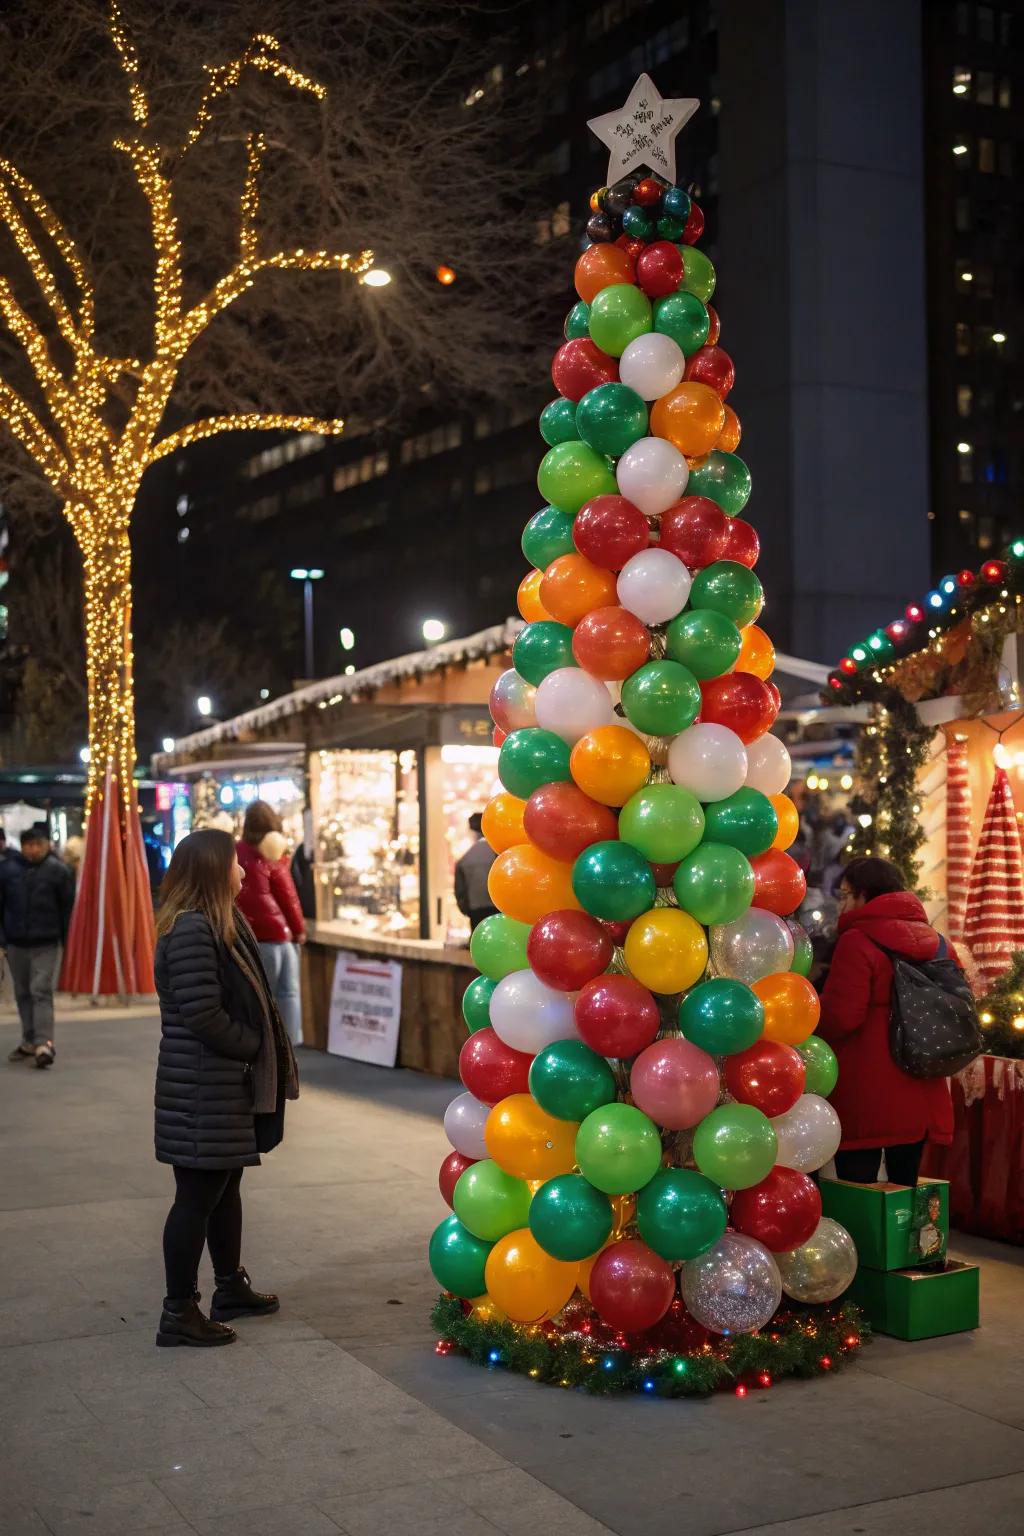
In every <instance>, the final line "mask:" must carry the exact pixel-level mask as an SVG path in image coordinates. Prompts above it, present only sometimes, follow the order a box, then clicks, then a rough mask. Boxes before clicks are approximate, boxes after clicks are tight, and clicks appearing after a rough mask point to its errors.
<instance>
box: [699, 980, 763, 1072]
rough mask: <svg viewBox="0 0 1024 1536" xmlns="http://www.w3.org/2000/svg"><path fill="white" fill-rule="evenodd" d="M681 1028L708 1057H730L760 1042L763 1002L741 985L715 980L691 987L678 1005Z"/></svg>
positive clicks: (729, 981)
mask: <svg viewBox="0 0 1024 1536" xmlns="http://www.w3.org/2000/svg"><path fill="white" fill-rule="evenodd" d="M679 1028H680V1029H681V1030H682V1032H683V1034H684V1035H685V1036H686V1038H687V1040H690V1041H692V1043H693V1044H694V1045H699V1046H700V1048H701V1050H702V1051H707V1053H708V1055H709V1056H731V1055H733V1053H734V1052H735V1051H746V1050H748V1049H749V1048H750V1046H752V1045H753V1044H754V1043H755V1041H757V1040H760V1038H761V1032H762V1030H763V1029H764V1008H763V1006H762V1003H761V999H760V998H759V997H758V996H757V994H756V993H755V992H752V991H751V989H750V988H749V987H748V986H746V985H745V984H744V983H743V982H742V981H733V980H732V979H731V978H730V977H728V976H715V977H714V978H713V979H712V980H711V981H702V982H701V983H700V985H699V986H696V987H691V988H690V990H689V992H687V994H686V996H685V997H684V998H683V1000H682V1002H681V1003H680V1004H679Z"/></svg>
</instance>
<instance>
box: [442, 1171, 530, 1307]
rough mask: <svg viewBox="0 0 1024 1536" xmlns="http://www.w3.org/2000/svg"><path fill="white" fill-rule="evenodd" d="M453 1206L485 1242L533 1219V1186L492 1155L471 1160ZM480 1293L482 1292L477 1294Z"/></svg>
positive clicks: (475, 1235) (463, 1175)
mask: <svg viewBox="0 0 1024 1536" xmlns="http://www.w3.org/2000/svg"><path fill="white" fill-rule="evenodd" d="M452 1207H453V1209H454V1211H455V1214H456V1216H457V1217H458V1218H459V1220H460V1221H461V1222H462V1225H463V1226H464V1227H465V1228H466V1230H467V1231H469V1232H472V1234H473V1236H474V1237H480V1238H482V1239H483V1240H484V1242H485V1243H496V1242H497V1241H498V1238H499V1237H504V1236H505V1235H506V1233H508V1232H514V1231H515V1230H516V1228H517V1227H525V1226H526V1223H527V1221H528V1220H529V1219H530V1186H529V1184H527V1182H526V1180H525V1179H515V1178H513V1177H512V1175H511V1174H510V1173H506V1172H505V1170H504V1168H499V1167H498V1165H497V1163H492V1162H491V1160H490V1158H484V1159H483V1160H482V1161H481V1162H479V1163H471V1164H470V1165H469V1167H468V1168H466V1169H465V1170H464V1171H463V1172H462V1173H461V1174H460V1175H459V1179H458V1182H457V1184H456V1185H455V1191H454V1193H453V1195H452ZM476 1294H477V1295H478V1296H479V1294H480V1292H479V1291H477V1293H476Z"/></svg>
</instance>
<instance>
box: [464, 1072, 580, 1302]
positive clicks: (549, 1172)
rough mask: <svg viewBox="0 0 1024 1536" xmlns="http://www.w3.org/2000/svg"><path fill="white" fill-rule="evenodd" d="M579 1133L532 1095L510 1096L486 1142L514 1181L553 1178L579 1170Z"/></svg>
mask: <svg viewBox="0 0 1024 1536" xmlns="http://www.w3.org/2000/svg"><path fill="white" fill-rule="evenodd" d="M578 1130H579V1125H578V1124H577V1123H576V1121H575V1120H556V1119H555V1117H554V1115H548V1114H545V1112H544V1110H542V1109H541V1107H540V1105H539V1104H538V1103H537V1101H536V1099H534V1098H532V1097H531V1096H530V1094H528V1093H510V1094H509V1096H508V1098H505V1099H502V1100H501V1101H500V1103H498V1104H495V1106H494V1108H493V1109H492V1110H491V1112H490V1114H489V1115H488V1116H487V1124H486V1125H485V1126H484V1141H485V1142H486V1143H487V1153H488V1156H489V1157H493V1159H494V1161H495V1162H496V1163H497V1164H498V1167H499V1168H504V1170H505V1172H506V1173H510V1174H512V1176H513V1178H516V1179H553V1178H554V1176H555V1174H556V1173H571V1172H572V1170H573V1168H574V1167H575V1165H576V1132H577V1131H578ZM488 1290H490V1286H488ZM491 1294H492V1295H493V1294H494V1293H493V1292H491Z"/></svg>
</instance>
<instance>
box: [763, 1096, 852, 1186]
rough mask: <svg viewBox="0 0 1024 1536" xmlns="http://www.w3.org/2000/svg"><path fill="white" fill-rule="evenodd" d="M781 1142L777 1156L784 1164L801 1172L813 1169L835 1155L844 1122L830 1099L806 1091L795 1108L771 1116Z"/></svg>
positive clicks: (779, 1162)
mask: <svg viewBox="0 0 1024 1536" xmlns="http://www.w3.org/2000/svg"><path fill="white" fill-rule="evenodd" d="M772 1125H773V1126H774V1127H775V1135H776V1137H777V1138H778V1143H779V1155H778V1157H777V1158H776V1159H775V1161H776V1164H777V1165H778V1166H779V1167H781V1168H796V1169H797V1170H798V1172H800V1173H814V1172H815V1171H816V1170H817V1169H818V1168H824V1166H825V1164H826V1163H827V1162H828V1161H829V1159H830V1158H833V1157H835V1155H836V1151H837V1150H838V1147H839V1143H840V1140H841V1139H842V1134H843V1131H842V1126H841V1125H840V1124H839V1116H838V1115H837V1114H836V1112H835V1110H834V1109H833V1108H832V1105H831V1104H830V1103H829V1102H828V1100H827V1099H823V1098H822V1097H821V1095H820V1094H817V1093H804V1094H801V1096H800V1097H799V1098H798V1099H797V1101H796V1103H795V1104H794V1105H793V1108H792V1109H787V1110H786V1113H785V1114H784V1115H776V1116H775V1118H774V1119H773V1120H772Z"/></svg>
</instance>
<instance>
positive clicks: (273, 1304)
mask: <svg viewBox="0 0 1024 1536" xmlns="http://www.w3.org/2000/svg"><path fill="white" fill-rule="evenodd" d="M215 1279H216V1281H217V1289H216V1290H215V1291H214V1293H213V1300H212V1301H211V1302H210V1316H211V1317H212V1318H215V1319H216V1320H217V1322H218V1323H222V1322H224V1321H225V1320H226V1319H227V1318H229V1317H262V1316H264V1315H265V1314H266V1313H268V1312H276V1311H277V1310H278V1308H279V1307H280V1305H281V1303H280V1302H279V1301H278V1299H277V1297H276V1296H274V1295H272V1294H271V1293H270V1292H268V1291H254V1290H253V1288H252V1281H251V1280H250V1279H249V1276H248V1274H247V1273H246V1271H245V1270H244V1269H238V1270H236V1271H235V1273H234V1274H233V1275H229V1276H228V1277H227V1278H226V1279H225V1278H224V1277H223V1276H221V1275H216V1276H215Z"/></svg>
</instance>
